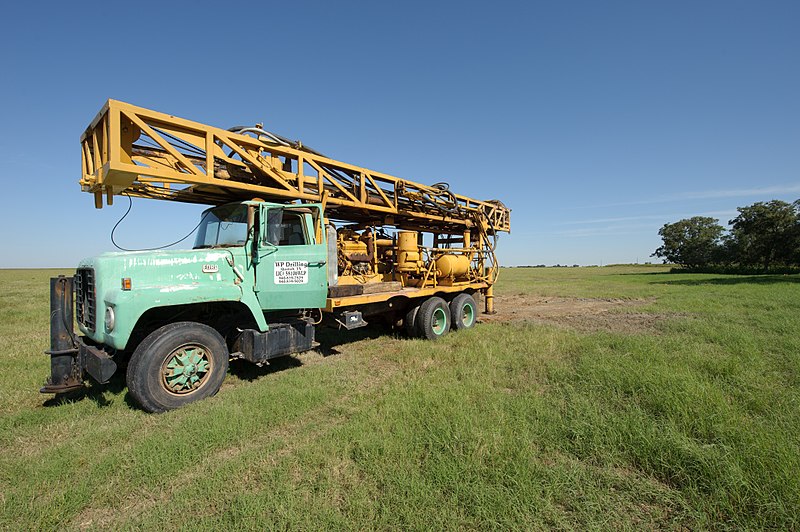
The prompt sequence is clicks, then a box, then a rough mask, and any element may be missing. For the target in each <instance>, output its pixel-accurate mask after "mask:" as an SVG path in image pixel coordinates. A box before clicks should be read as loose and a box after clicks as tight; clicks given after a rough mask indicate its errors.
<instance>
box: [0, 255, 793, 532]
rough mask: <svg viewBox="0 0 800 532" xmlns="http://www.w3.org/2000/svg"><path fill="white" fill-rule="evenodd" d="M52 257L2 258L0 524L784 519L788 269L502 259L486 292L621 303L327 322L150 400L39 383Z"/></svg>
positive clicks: (120, 387) (616, 524)
mask: <svg viewBox="0 0 800 532" xmlns="http://www.w3.org/2000/svg"><path fill="white" fill-rule="evenodd" d="M52 273H53V272H50V271H40V270H36V271H33V270H32V271H0V338H2V346H3V349H2V354H0V528H7V529H31V528H35V529H41V528H45V529H55V528H67V529H75V528H103V529H106V528H139V527H146V528H160V529H169V530H172V529H181V528H185V529H195V528H209V529H210V528H220V527H226V528H228V527H230V528H233V527H237V528H259V529H261V528H304V529H305V528H310V529H323V528H324V529H328V528H337V529H342V528H380V529H386V528H403V529H406V528H409V529H428V528H451V529H452V528H471V529H484V528H504V529H505V528H516V529H523V528H524V529H531V528H565V529H585V528H629V529H641V528H648V529H649V528H661V529H681V528H685V527H688V528H692V529H695V528H701V529H702V528H780V529H797V528H800V516H799V515H800V510H798V509H800V474H799V473H800V336H799V335H798V331H800V278H799V277H798V276H763V277H747V276H744V277H743V276H739V277H736V276H721V275H701V274H696V275H681V274H667V273H665V270H664V269H663V268H657V267H649V268H648V267H611V268H609V267H607V268H561V269H551V268H549V269H513V270H504V271H503V274H502V277H501V281H500V284H499V285H498V290H497V295H498V298H497V305H498V306H499V307H503V305H504V300H505V301H506V302H508V303H509V304H513V305H515V306H521V305H524V302H525V301H537V302H542V301H547V299H548V298H561V299H562V301H564V300H566V301H570V300H573V299H574V301H575V302H576V309H579V308H580V303H585V302H593V301H613V302H616V303H620V304H619V305H616V306H615V307H614V308H612V309H610V310H608V311H607V312H605V313H604V314H589V315H581V311H580V310H575V315H570V314H569V313H567V314H566V315H562V316H561V317H560V318H559V319H558V320H550V321H548V320H540V319H535V318H531V319H515V318H514V315H510V317H509V319H507V320H501V321H496V322H492V323H485V324H481V325H479V326H478V327H476V328H475V329H472V330H470V331H466V332H462V333H458V334H451V335H449V336H448V337H446V338H445V339H444V340H442V341H440V342H437V343H428V342H423V341H418V340H408V339H405V338H402V337H393V336H390V335H386V334H382V333H381V332H380V331H375V330H367V331H365V332H362V333H360V334H359V335H357V336H355V337H347V336H343V335H338V334H333V335H331V334H327V335H325V337H324V338H323V339H324V340H325V342H324V343H323V349H321V350H320V351H318V352H314V353H308V354H305V355H302V356H300V357H294V358H288V359H284V360H283V361H282V362H281V363H279V364H276V365H274V366H271V367H269V368H263V369H258V368H254V367H249V366H244V365H235V364H232V368H231V374H230V375H229V377H228V379H227V380H226V382H225V384H224V385H223V389H222V390H221V391H220V393H219V394H218V395H217V396H216V397H214V398H212V399H210V400H206V401H203V402H201V403H197V404H193V405H191V406H189V407H187V408H185V409H182V410H179V411H174V412H169V413H167V414H163V415H148V414H145V413H143V412H141V411H139V410H137V409H136V408H134V407H133V406H132V405H131V404H130V402H129V400H128V398H127V396H126V394H127V391H126V389H125V387H124V383H122V382H120V381H119V380H117V381H114V382H112V384H111V385H110V386H109V387H108V388H107V389H105V390H104V389H99V388H97V387H93V388H90V389H88V390H87V392H86V393H85V394H84V395H83V396H82V397H78V398H76V399H75V400H73V401H67V402H57V403H53V404H50V403H48V404H47V405H46V406H45V405H43V402H44V400H45V399H46V397H44V396H40V395H39V394H38V388H39V386H40V385H41V384H42V382H43V381H44V379H45V377H46V375H47V374H48V360H47V358H46V357H45V356H44V355H43V354H42V351H43V350H44V349H45V348H46V346H47V342H48V283H47V278H48V277H49V276H50V275H51V274H52ZM504 298H505V299H504ZM627 303H630V304H627ZM544 304H546V303H544ZM504 310H505V311H508V310H509V309H507V308H506V309H504ZM521 316H524V314H521ZM601 318H602V319H601ZM634 318H635V319H634ZM592 320H596V322H592ZM573 323H574V324H577V325H580V326H572V325H571V324H573ZM587 323H588V324H589V325H591V323H596V326H588V327H587V326H586V324H587Z"/></svg>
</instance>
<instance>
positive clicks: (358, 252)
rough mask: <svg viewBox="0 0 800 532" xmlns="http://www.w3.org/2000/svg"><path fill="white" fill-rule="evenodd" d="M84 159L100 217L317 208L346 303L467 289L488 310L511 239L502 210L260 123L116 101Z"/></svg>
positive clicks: (89, 132)
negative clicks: (262, 205)
mask: <svg viewBox="0 0 800 532" xmlns="http://www.w3.org/2000/svg"><path fill="white" fill-rule="evenodd" d="M81 150H82V169H83V175H82V178H81V181H80V184H81V187H82V189H83V190H84V191H86V192H90V193H92V194H94V196H95V206H96V207H97V208H100V207H102V206H103V198H104V197H105V198H106V202H107V203H108V204H111V203H112V201H113V196H114V195H120V194H124V195H128V196H134V197H143V198H153V199H161V200H171V201H181V202H188V203H200V204H209V205H219V204H223V203H228V202H232V201H242V200H250V199H253V198H259V199H262V200H265V201H270V202H277V203H293V202H297V203H321V204H322V205H323V208H324V212H325V216H326V220H328V221H335V222H338V226H339V227H338V229H337V228H335V227H334V226H333V225H330V226H328V235H327V237H328V240H329V241H330V240H332V239H333V240H335V241H336V243H337V249H336V262H337V266H338V267H337V269H336V274H337V275H335V277H336V279H334V281H333V282H332V283H331V284H332V286H331V293H332V294H334V295H335V294H336V293H338V294H340V295H341V296H342V297H345V296H346V295H347V294H348V291H347V288H346V287H347V286H361V288H360V289H359V290H356V291H353V290H351V292H353V293H354V294H368V293H372V292H373V291H375V292H381V291H388V290H395V289H420V290H422V289H436V288H437V287H441V288H444V287H453V288H455V287H462V288H463V287H468V288H472V289H475V290H481V291H482V292H483V293H484V294H485V295H486V296H487V297H486V300H487V301H486V303H487V311H491V297H492V293H491V292H492V290H491V287H492V284H493V283H494V282H495V280H496V277H497V273H498V264H497V259H496V256H495V253H494V248H495V239H496V237H497V234H498V233H499V232H509V231H510V220H509V215H510V211H509V209H508V208H506V207H505V206H504V205H503V204H502V203H501V202H499V201H494V200H492V201H480V200H475V199H472V198H468V197H466V196H462V195H459V194H455V193H453V192H451V191H450V190H449V188H448V186H447V185H445V184H442V183H439V184H434V185H423V184H420V183H416V182H413V181H409V180H406V179H400V178H397V177H393V176H391V175H387V174H384V173H380V172H375V171H372V170H369V169H367V168H363V167H360V166H356V165H352V164H348V163H344V162H341V161H337V160H335V159H331V158H329V157H326V156H324V155H322V154H320V153H318V152H316V151H314V150H312V149H310V148H308V147H306V146H304V145H303V144H302V143H301V142H299V141H291V140H289V139H286V138H284V137H281V136H279V135H275V134H273V133H270V132H268V131H266V130H264V129H263V127H262V126H261V125H257V126H255V127H237V128H232V129H231V130H225V129H221V128H216V127H213V126H208V125H205V124H201V123H198V122H193V121H190V120H185V119H182V118H178V117H175V116H173V115H168V114H164V113H159V112H155V111H151V110H148V109H144V108H141V107H136V106H133V105H130V104H127V103H124V102H120V101H116V100H108V102H106V104H105V105H104V106H103V108H102V109H101V111H100V112H99V113H98V114H97V116H96V117H95V118H94V120H93V121H92V123H91V124H90V125H89V127H88V128H87V129H86V131H85V132H84V134H83V136H82V137H81ZM343 224H345V225H343ZM386 228H396V229H397V231H396V232H395V233H394V234H389V233H387V232H386ZM426 233H427V234H430V235H432V237H431V238H430V239H429V240H430V241H431V243H430V245H427V246H426V245H424V238H423V234H426ZM373 283H375V284H376V285H375V286H374V287H366V288H364V285H370V284H373ZM387 285H388V286H389V288H386V286H387ZM333 304H335V302H329V305H333Z"/></svg>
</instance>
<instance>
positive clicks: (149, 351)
mask: <svg viewBox="0 0 800 532" xmlns="http://www.w3.org/2000/svg"><path fill="white" fill-rule="evenodd" d="M228 357H229V353H228V347H227V345H225V340H224V339H223V338H222V336H220V334H219V333H218V332H217V331H215V330H214V329H212V328H211V327H209V326H207V325H203V324H201V323H195V322H189V321H183V322H178V323H170V324H169V325H164V326H163V327H161V328H160V329H157V330H156V331H154V332H152V333H150V334H149V335H148V336H147V338H145V339H144V340H143V341H142V343H140V344H139V346H138V347H137V348H136V350H135V351H134V352H133V355H131V359H130V362H129V363H128V371H127V381H128V391H130V393H131V396H132V397H133V398H134V399H135V400H136V402H137V403H139V404H140V405H141V406H142V408H143V409H144V410H146V411H148V412H166V411H167V410H174V409H175V408H180V407H181V406H184V405H186V404H189V403H192V402H194V401H198V400H200V399H204V398H206V397H210V396H212V395H214V394H216V393H217V392H218V391H219V388H220V386H222V381H223V380H224V379H225V375H226V374H227V373H228Z"/></svg>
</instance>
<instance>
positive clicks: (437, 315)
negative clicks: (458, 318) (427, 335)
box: [431, 308, 447, 336]
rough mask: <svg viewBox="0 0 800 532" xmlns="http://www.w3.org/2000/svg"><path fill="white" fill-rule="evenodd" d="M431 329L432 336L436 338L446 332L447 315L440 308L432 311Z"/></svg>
mask: <svg viewBox="0 0 800 532" xmlns="http://www.w3.org/2000/svg"><path fill="white" fill-rule="evenodd" d="M431 328H432V329H433V334H435V335H436V336H441V335H443V334H444V332H445V331H446V330H447V313H446V312H445V311H444V309H442V308H437V309H436V310H434V311H433V316H432V317H431Z"/></svg>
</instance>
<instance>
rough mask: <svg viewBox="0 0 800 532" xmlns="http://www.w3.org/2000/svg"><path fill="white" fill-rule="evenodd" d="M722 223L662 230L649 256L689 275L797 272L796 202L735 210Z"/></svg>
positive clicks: (799, 208)
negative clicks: (659, 241)
mask: <svg viewBox="0 0 800 532" xmlns="http://www.w3.org/2000/svg"><path fill="white" fill-rule="evenodd" d="M736 210H737V211H738V212H739V215H738V216H736V218H734V219H733V220H730V221H729V222H728V225H729V226H730V228H729V229H727V230H726V229H725V228H724V227H723V226H721V225H720V224H719V220H718V219H716V218H711V217H707V216H694V217H692V218H685V219H683V220H679V221H677V222H674V223H667V224H664V226H663V227H661V229H659V230H658V234H659V235H660V236H661V239H662V241H663V244H662V245H661V246H660V247H659V248H658V249H656V250H655V252H654V253H653V254H652V255H651V256H653V257H659V258H662V259H663V260H664V263H665V264H666V263H672V264H677V265H679V266H682V267H684V268H687V269H691V270H703V269H717V270H731V271H736V270H741V271H745V270H747V271H753V270H758V271H772V270H775V269H794V268H797V267H800V199H798V200H797V201H795V202H794V203H787V202H785V201H780V200H772V201H768V202H756V203H754V204H752V205H748V206H746V207H737V209H736Z"/></svg>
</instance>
